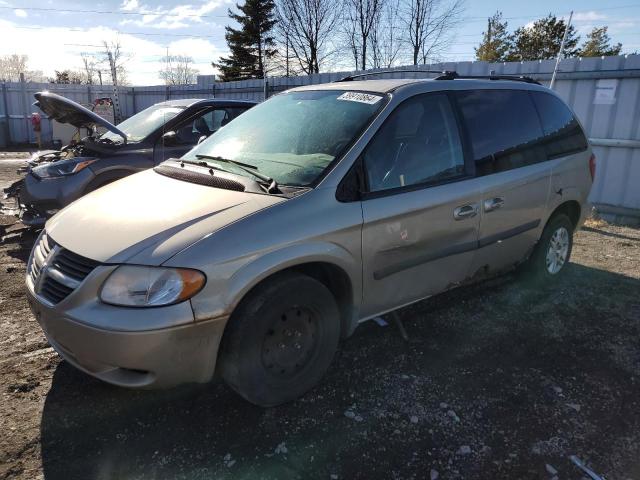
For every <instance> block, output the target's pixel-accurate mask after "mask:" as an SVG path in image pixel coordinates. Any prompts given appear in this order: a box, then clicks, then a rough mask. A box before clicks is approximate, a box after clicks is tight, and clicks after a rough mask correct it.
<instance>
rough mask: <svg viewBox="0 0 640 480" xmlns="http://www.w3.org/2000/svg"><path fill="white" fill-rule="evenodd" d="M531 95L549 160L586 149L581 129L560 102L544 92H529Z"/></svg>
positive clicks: (571, 114) (585, 140)
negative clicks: (542, 131) (538, 116)
mask: <svg viewBox="0 0 640 480" xmlns="http://www.w3.org/2000/svg"><path fill="white" fill-rule="evenodd" d="M531 95H532V97H533V100H534V102H535V104H536V108H537V109H538V113H539V114H540V120H541V121H542V128H543V130H544V138H545V139H544V143H545V148H546V150H547V155H548V157H549V158H558V157H562V156H564V155H570V154H572V153H576V152H582V151H584V150H586V149H587V139H586V138H585V136H584V133H583V132H582V128H580V125H579V124H578V121H577V120H576V119H575V117H574V116H573V113H571V110H569V108H568V107H567V106H566V105H565V104H564V103H563V102H562V100H560V99H559V98H557V97H555V96H553V95H551V94H548V93H544V92H531Z"/></svg>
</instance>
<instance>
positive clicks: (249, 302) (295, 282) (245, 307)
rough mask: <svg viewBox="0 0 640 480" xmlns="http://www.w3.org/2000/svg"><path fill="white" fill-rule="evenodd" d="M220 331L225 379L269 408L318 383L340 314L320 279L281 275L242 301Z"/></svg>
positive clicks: (330, 353)
mask: <svg viewBox="0 0 640 480" xmlns="http://www.w3.org/2000/svg"><path fill="white" fill-rule="evenodd" d="M224 335H225V336H224V338H223V343H222V351H221V358H220V362H221V372H222V377H223V378H224V380H225V382H226V383H227V384H228V385H229V386H230V387H231V388H233V389H234V390H235V391H236V392H238V393H239V394H240V395H241V396H242V397H244V398H245V399H247V400H248V401H249V402H251V403H253V404H256V405H259V406H262V407H270V406H274V405H279V404H281V403H285V402H288V401H290V400H293V399H295V398H297V397H299V396H300V395H302V394H303V393H305V392H306V391H307V390H309V389H310V388H312V387H313V386H314V385H315V384H316V383H318V382H319V381H320V379H321V378H322V376H323V375H324V373H325V372H326V370H327V369H328V368H329V365H330V363H331V360H332V359H333V356H334V354H335V351H336V349H337V346H338V341H339V339H340V314H339V310H338V306H337V304H336V301H335V299H334V297H333V295H332V294H331V292H330V291H329V290H328V289H327V287H325V286H324V285H323V284H322V283H320V282H319V281H317V280H315V279H313V278H311V277H308V276H306V275H301V274H297V273H284V274H280V275H278V276H276V277H274V278H273V279H271V280H269V281H267V282H266V283H265V284H263V285H260V286H258V287H257V288H256V289H255V290H254V291H252V292H251V293H250V294H249V296H248V297H247V298H246V299H245V300H243V301H242V302H241V304H240V305H239V307H238V308H237V309H236V311H235V312H234V313H233V315H232V317H231V319H230V321H229V325H228V326H227V329H226V331H225V334H224Z"/></svg>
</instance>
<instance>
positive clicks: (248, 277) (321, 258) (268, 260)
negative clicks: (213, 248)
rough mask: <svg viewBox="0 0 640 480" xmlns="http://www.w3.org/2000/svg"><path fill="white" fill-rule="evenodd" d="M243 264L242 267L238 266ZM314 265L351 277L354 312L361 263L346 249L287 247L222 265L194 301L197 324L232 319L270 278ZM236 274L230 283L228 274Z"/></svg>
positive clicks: (311, 245) (325, 245) (320, 244)
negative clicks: (252, 292) (329, 266)
mask: <svg viewBox="0 0 640 480" xmlns="http://www.w3.org/2000/svg"><path fill="white" fill-rule="evenodd" d="M240 262H243V263H242V264H239V263H240ZM314 262H323V263H328V264H332V265H334V266H336V267H339V268H341V269H342V270H343V271H344V272H345V273H346V274H347V276H348V277H349V279H350V281H351V287H352V292H353V299H352V302H353V306H354V311H356V312H357V311H358V310H359V307H360V302H361V298H362V268H361V265H360V261H359V259H357V258H354V256H353V255H352V254H351V253H350V252H349V251H348V250H346V249H345V248H343V247H341V246H339V245H336V244H334V243H329V242H310V243H300V244H293V245H287V246H285V247H282V248H279V249H277V250H272V251H270V252H267V253H265V254H263V255H256V256H251V257H248V258H244V259H242V260H234V261H233V262H231V263H227V264H225V265H220V266H219V269H216V270H217V271H218V275H219V276H218V275H209V274H208V275H207V284H206V286H205V288H204V289H203V290H202V291H201V292H200V293H198V294H197V295H196V296H195V297H193V298H192V299H191V302H192V306H193V311H194V314H195V318H196V321H198V320H206V319H209V318H214V317H219V316H224V315H230V314H231V313H232V312H233V310H234V309H235V308H236V306H237V305H238V304H239V303H240V301H241V300H242V299H243V298H244V297H245V295H246V294H247V293H248V292H249V291H250V290H251V289H252V288H253V287H255V286H256V285H257V284H259V283H260V282H262V281H263V280H265V279H266V278H268V277H270V276H271V275H273V274H275V273H277V272H280V271H282V270H285V269H287V268H291V267H295V266H299V265H304V264H308V263H314ZM233 270H235V272H234V273H233V274H231V275H230V276H229V277H227V279H224V278H221V277H223V276H224V274H225V272H227V273H228V272H230V271H233Z"/></svg>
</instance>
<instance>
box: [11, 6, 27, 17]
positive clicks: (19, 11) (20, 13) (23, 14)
mask: <svg viewBox="0 0 640 480" xmlns="http://www.w3.org/2000/svg"><path fill="white" fill-rule="evenodd" d="M13 13H14V14H15V16H16V17H20V18H26V17H27V12H26V11H25V10H22V9H21V8H18V9H16V10H14V11H13Z"/></svg>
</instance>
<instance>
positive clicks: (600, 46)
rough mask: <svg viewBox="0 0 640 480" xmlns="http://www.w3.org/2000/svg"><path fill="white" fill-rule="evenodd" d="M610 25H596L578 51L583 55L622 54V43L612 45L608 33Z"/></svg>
mask: <svg viewBox="0 0 640 480" xmlns="http://www.w3.org/2000/svg"><path fill="white" fill-rule="evenodd" d="M608 29H609V27H600V28H598V27H594V28H593V30H591V32H589V34H588V35H587V40H586V41H585V42H584V43H583V44H582V48H581V49H580V52H579V53H578V54H579V55H580V56H581V57H602V56H609V55H620V50H622V44H621V43H617V44H616V45H614V46H611V44H610V42H611V38H610V37H609V34H608V33H607V30H608Z"/></svg>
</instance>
